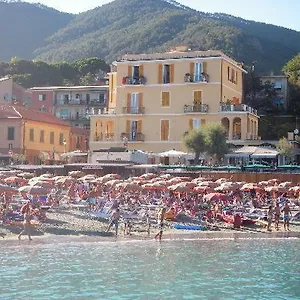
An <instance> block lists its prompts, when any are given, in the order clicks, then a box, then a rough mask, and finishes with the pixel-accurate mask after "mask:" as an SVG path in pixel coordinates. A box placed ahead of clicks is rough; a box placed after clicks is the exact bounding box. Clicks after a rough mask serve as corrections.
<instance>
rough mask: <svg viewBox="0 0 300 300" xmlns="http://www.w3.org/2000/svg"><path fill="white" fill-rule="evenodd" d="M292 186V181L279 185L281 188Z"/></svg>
mask: <svg viewBox="0 0 300 300" xmlns="http://www.w3.org/2000/svg"><path fill="white" fill-rule="evenodd" d="M291 186H292V183H291V182H290V181H286V182H282V183H280V184H279V185H278V187H279V188H285V189H286V188H290V187H291Z"/></svg>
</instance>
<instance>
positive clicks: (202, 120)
mask: <svg viewBox="0 0 300 300" xmlns="http://www.w3.org/2000/svg"><path fill="white" fill-rule="evenodd" d="M205 123H206V120H205V119H201V127H203V126H205Z"/></svg>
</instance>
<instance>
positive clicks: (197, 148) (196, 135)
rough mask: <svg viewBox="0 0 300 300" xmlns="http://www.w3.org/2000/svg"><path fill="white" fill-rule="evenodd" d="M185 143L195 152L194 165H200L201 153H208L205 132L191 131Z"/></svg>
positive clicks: (185, 138)
mask: <svg viewBox="0 0 300 300" xmlns="http://www.w3.org/2000/svg"><path fill="white" fill-rule="evenodd" d="M184 143H185V145H186V147H187V148H188V149H189V150H191V151H194V152H195V161H194V163H195V164H196V165H197V164H199V157H200V154H201V152H205V151H206V145H205V142H204V133H203V130H200V129H193V130H191V131H189V133H188V134H187V135H186V136H185V137H184Z"/></svg>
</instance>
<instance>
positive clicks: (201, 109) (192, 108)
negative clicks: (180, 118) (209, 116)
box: [183, 104, 209, 114]
mask: <svg viewBox="0 0 300 300" xmlns="http://www.w3.org/2000/svg"><path fill="white" fill-rule="evenodd" d="M208 108H209V106H208V104H194V105H185V106H184V108H183V109H184V113H186V114H188V113H207V112H208Z"/></svg>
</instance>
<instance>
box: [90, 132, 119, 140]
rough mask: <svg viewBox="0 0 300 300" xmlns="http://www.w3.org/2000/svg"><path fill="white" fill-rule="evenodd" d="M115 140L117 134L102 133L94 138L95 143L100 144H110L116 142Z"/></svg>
mask: <svg viewBox="0 0 300 300" xmlns="http://www.w3.org/2000/svg"><path fill="white" fill-rule="evenodd" d="M114 139H115V134H114V133H104V134H103V133H101V134H96V135H95V136H94V141H95V142H100V141H105V142H109V141H114Z"/></svg>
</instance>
